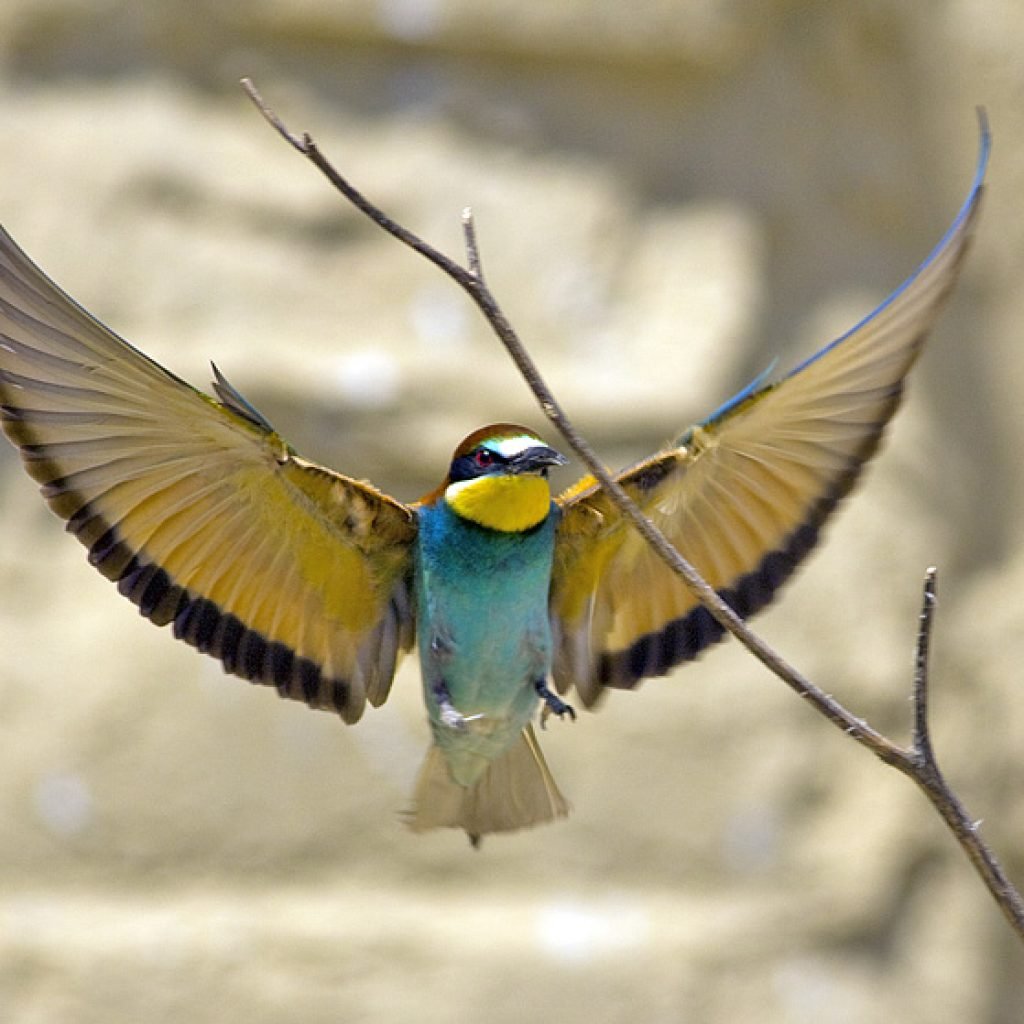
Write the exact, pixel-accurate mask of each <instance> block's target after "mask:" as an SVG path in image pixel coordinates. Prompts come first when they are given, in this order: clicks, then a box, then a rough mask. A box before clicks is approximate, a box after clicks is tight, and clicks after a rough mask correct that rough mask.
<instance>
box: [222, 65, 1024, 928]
mask: <svg viewBox="0 0 1024 1024" xmlns="http://www.w3.org/2000/svg"><path fill="white" fill-rule="evenodd" d="M242 85H243V88H244V89H245V91H246V93H247V94H248V95H249V97H250V99H251V100H252V101H253V103H254V104H255V105H256V107H257V108H258V109H259V111H260V113H261V114H262V115H263V117H264V118H266V120H267V121H268V122H269V123H270V124H271V126H272V127H273V128H274V129H275V130H276V131H277V132H278V133H279V134H280V135H282V136H283V137H284V139H285V140H286V141H288V142H289V143H290V144H291V145H292V146H294V147H295V148H296V149H297V150H298V151H299V152H300V153H302V154H303V155H304V156H306V157H307V158H308V159H309V160H310V161H311V162H312V163H313V164H314V165H315V166H316V167H317V168H318V169H319V170H320V171H321V173H322V174H323V175H324V176H325V177H326V178H327V179H328V181H330V183H331V184H332V185H333V186H334V187H335V188H336V189H337V190H338V191H339V192H340V193H341V194H342V195H343V196H344V197H345V198H346V199H348V200H349V202H351V203H352V204H353V205H354V206H355V207H356V208H357V209H358V210H360V211H361V212H362V213H363V214H365V215H366V216H367V217H369V218H370V219H371V220H372V221H373V222H374V223H375V224H377V225H378V226H379V227H381V228H382V229H383V230H384V231H387V232H388V233H389V234H391V235H392V236H394V237H395V238H397V239H398V240H399V241H400V242H402V243H403V244H405V245H406V246H408V247H409V248H411V249H413V250H414V251H416V252H418V253H420V255H422V256H424V257H425V258H426V259H428V260H429V261H430V262H431V263H433V264H434V265H435V266H437V267H438V268H439V269H440V270H442V271H443V272H444V273H445V274H447V275H448V276H449V277H450V278H452V280H454V281H455V282H456V283H457V284H458V285H459V286H460V287H461V288H462V289H463V290H464V291H465V292H466V293H467V294H468V295H469V297H470V298H471V299H472V300H473V301H474V302H475V303H476V305H477V306H478V308H479V309H480V311H481V312H482V313H483V315H484V317H485V319H486V320H487V323H488V324H489V325H490V327H491V329H492V330H493V331H494V333H495V334H496V335H497V336H498V338H499V340H500V341H501V342H502V344H503V345H504V346H505V349H506V351H507V352H508V354H509V356H510V357H511V359H512V361H513V362H514V363H515V365H516V367H517V369H518V370H519V372H520V374H521V375H522V377H523V379H524V380H525V382H526V384H527V386H528V387H529V388H530V390H531V391H532V392H533V394H534V396H535V397H536V399H537V401H538V403H539V405H540V407H541V409H542V410H543V411H544V414H545V415H546V416H547V417H548V419H549V420H550V421H551V423H552V424H553V425H554V426H555V428H556V429H557V430H558V432H559V433H560V434H561V435H562V437H563V438H564V439H565V441H566V443H567V444H568V445H569V446H570V447H571V448H572V450H573V451H574V452H575V453H576V454H577V455H578V456H579V458H580V460H581V461H582V462H583V463H584V464H585V465H586V466H587V468H588V469H589V470H590V471H591V473H592V474H593V475H594V478H595V479H596V480H597V482H598V483H599V484H600V485H601V487H602V489H603V490H604V492H605V493H606V494H607V496H608V498H609V499H610V500H611V502H612V503H613V504H614V505H615V506H616V508H618V509H619V511H620V512H621V513H622V514H623V515H624V516H625V517H626V518H628V519H629V520H630V522H631V523H632V524H633V526H634V527H635V528H636V529H637V530H638V531H639V533H640V534H641V536H642V537H643V538H644V540H645V541H646V542H647V543H648V544H650V546H651V547H652V548H653V549H654V550H655V551H656V552H657V554H658V555H659V557H661V558H662V559H663V560H664V561H665V563H666V564H667V565H668V566H669V568H670V569H671V570H672V571H673V572H674V573H676V574H677V575H678V576H679V577H680V578H681V579H682V580H683V582H684V583H685V584H686V585H687V587H688V588H689V589H690V590H691V592H692V593H693V594H694V596H695V597H696V598H697V599H698V600H699V601H700V603H701V604H702V605H703V606H704V607H705V608H707V610H708V611H709V612H710V613H711V615H712V616H713V617H714V619H715V620H716V621H717V622H718V623H720V624H721V625H722V626H723V627H724V628H725V629H726V630H728V632H730V633H731V634H732V635H733V636H735V637H736V639H737V640H738V641H739V642H740V643H741V644H743V646H744V647H746V648H747V650H748V651H750V652H751V653H752V654H753V655H754V656H755V657H756V658H757V659H758V660H759V661H761V662H762V664H764V665H765V666H766V667H767V668H768V669H769V670H770V671H771V672H772V673H774V674H775V675H776V676H778V677H779V678H780V679H781V680H782V681H783V682H785V683H786V684H787V685H788V686H790V687H791V688H792V689H793V690H795V691H796V692H797V693H798V694H799V695H800V696H801V697H803V698H804V699H805V700H806V701H807V702H808V703H809V704H811V705H812V707H814V708H815V710H817V711H818V712H819V713H820V714H822V715H823V716H824V717H825V718H827V719H828V720H829V721H830V722H832V724H833V725H835V726H836V727H837V728H839V729H842V731H843V732H844V733H846V734H847V735H849V736H851V737H852V738H853V739H855V740H856V741H857V742H858V743H860V744H861V745H862V746H865V747H867V748H868V749H869V750H871V751H872V753H874V754H875V755H876V756H877V757H878V758H880V759H881V760H882V761H884V762H885V763H886V764H889V765H892V766H893V767H895V768H897V769H899V770H900V771H901V772H903V773H904V774H905V775H907V776H909V777H910V778H912V779H913V780H914V782H915V783H916V784H917V785H918V786H919V787H920V788H921V789H922V790H923V791H924V793H925V794H926V795H927V797H928V799H929V800H930V801H931V803H932V804H933V806H935V808H936V809H937V810H938V812H939V814H940V815H941V816H942V818H943V820H944V821H945V822H946V824H947V825H948V826H949V828H950V829H951V831H952V832H953V834H954V836H955V837H956V839H957V841H958V842H959V843H960V845H961V847H962V848H963V849H964V851H965V853H966V854H967V856H968V857H969V858H970V860H971V862H972V863H973V864H974V866H975V868H976V870H977V871H978V873H979V874H980V875H981V877H982V880H983V881H984V883H985V885H986V887H987V888H988V889H989V891H990V892H991V893H992V895H993V897H994V898H995V900H996V902H997V903H998V904H999V907H1000V909H1001V910H1002V911H1003V913H1004V915H1005V916H1006V918H1007V920H1008V921H1009V922H1010V925H1011V927H1012V928H1013V929H1014V931H1015V932H1016V933H1017V935H1018V937H1019V938H1020V939H1021V940H1022V941H1024V901H1022V900H1021V897H1020V894H1019V893H1018V892H1017V891H1016V889H1015V888H1014V887H1013V885H1012V884H1011V883H1010V881H1009V880H1008V879H1007V878H1006V876H1005V874H1004V873H1003V871H1002V869H1001V868H1000V867H999V864H998V862H997V860H996V858H995V856H994V855H993V854H992V852H991V850H990V849H989V848H988V846H987V844H985V842H984V841H983V840H982V839H981V837H980V835H979V831H978V828H977V826H976V824H975V823H974V822H973V821H972V820H971V819H970V818H969V817H968V815H967V814H966V812H965V811H964V809H963V807H962V805H961V804H960V801H959V800H958V799H957V797H956V795H955V794H954V793H953V792H952V790H950V788H949V786H948V784H947V783H946V782H945V780H944V779H943V777H942V775H941V773H940V772H939V770H938V765H937V764H936V762H935V759H934V756H933V754H932V751H931V743H930V739H929V733H928V722H927V709H928V704H927V691H928V686H927V675H928V673H927V659H928V646H929V639H930V636H931V628H932V611H933V606H934V597H935V571H934V570H929V576H928V579H927V580H926V584H925V599H924V607H923V609H922V613H921V626H920V630H919V634H918V646H917V663H916V673H915V679H914V743H913V745H912V746H911V747H910V748H903V747H901V746H899V745H897V744H895V743H893V742H892V741H891V740H889V739H888V738H887V737H885V736H883V735H882V734H881V733H879V732H877V731H876V730H875V729H872V728H871V727H870V726H869V725H868V724H867V723H866V722H864V721H863V720H862V719H860V718H857V717H856V716H855V715H853V714H851V712H849V711H848V710H847V709H846V708H845V707H844V706H843V705H842V704H840V703H839V702H838V701H837V700H835V698H833V697H831V696H829V695H828V694H827V693H825V692H824V691H823V690H822V689H820V688H819V687H818V686H816V685H815V684H814V683H812V682H811V681H810V680H809V679H807V678H806V677H805V676H804V675H803V674H802V673H801V672H799V671H798V670H797V669H796V668H795V667H794V666H792V665H790V664H789V662H787V661H786V660H785V659H784V658H783V657H782V656H781V655H780V654H779V653H778V652H777V651H775V650H774V649H773V648H772V647H770V646H769V645H768V644H767V643H766V642H765V641H764V640H762V639H761V638H760V637H759V636H758V635H757V634H756V633H754V632H753V631H752V630H751V629H749V627H748V626H747V625H746V623H744V622H743V620H742V619H741V618H740V617H739V616H738V615H737V614H736V613H735V612H734V611H733V610H732V608H730V607H729V605H727V604H726V603H725V602H724V601H723V600H722V599H721V597H719V595H718V593H717V592H716V591H715V590H714V589H713V588H712V587H711V586H710V585H709V584H708V583H707V582H705V581H704V579H703V578H702V577H701V576H700V574H699V573H698V572H697V570H696V569H695V568H694V567H693V566H692V565H691V564H690V563H689V562H688V561H687V560H686V559H685V558H683V556H682V555H681V554H680V553H679V552H678V551H677V550H676V548H675V547H674V546H673V545H672V544H671V543H670V542H669V540H668V539H667V538H666V537H665V535H664V534H663V533H662V532H661V531H660V530H659V529H658V528H657V526H655V524H654V523H653V522H652V521H651V520H650V519H649V518H647V516H645V515H644V514H643V512H641V510H640V508H639V507H638V506H637V505H636V504H635V503H634V502H633V501H632V499H630V497H629V495H628V494H627V493H626V492H625V490H623V488H622V487H621V486H620V485H619V484H618V482H617V481H616V480H615V478H614V477H613V476H612V475H611V474H610V473H609V472H608V470H607V469H606V468H605V466H604V464H603V463H602V462H601V460H600V459H599V458H598V456H597V454H596V452H595V451H594V450H593V448H592V447H591V446H590V444H589V442H587V440H586V439H585V438H584V437H583V436H582V435H581V434H580V433H579V431H578V430H577V429H576V428H575V426H574V425H573V423H572V422H571V421H570V419H569V417H568V416H567V415H566V413H565V412H564V410H563V409H562V407H561V405H560V403H559V402H558V401H557V400H556V398H555V396H554V394H553V392H552V391H551V389H550V388H549V387H548V385H547V384H546V382H545V381H544V378H543V377H542V376H541V373H540V371H539V369H538V368H537V365H536V363H535V362H534V361H533V358H532V357H531V356H530V354H529V352H528V351H527V350H526V348H525V346H524V345H523V343H522V342H521V341H520V339H519V337H518V335H517V334H516V332H515V330H514V329H513V327H512V325H511V323H510V321H509V320H508V318H507V317H506V316H505V314H504V312H503V311H502V309H501V307H500V306H499V305H498V302H497V300H496V299H495V297H494V295H493V294H492V293H491V291H490V289H489V288H488V287H487V285H486V283H485V282H484V279H483V274H482V272H481V263H480V255H479V249H478V247H477V238H476V231H475V228H474V225H473V219H472V215H471V214H470V213H469V211H468V210H467V211H466V213H465V214H464V215H463V231H464V234H465V241H466V253H467V262H468V269H467V268H466V267H463V266H462V265H460V264H458V263H456V262H455V261H454V260H452V259H450V258H449V257H448V256H446V255H444V254H443V253H441V252H440V251H438V250H437V249H435V248H434V247H433V246H431V245H430V244H429V243H427V242H425V241H423V239H421V238H420V237H419V236H417V235H415V234H414V233H413V232H411V231H409V230H407V229H406V228H404V227H402V226H401V225H400V224H398V223H397V222H396V221H394V220H392V219H391V218H390V217H389V216H388V215H387V214H385V213H384V212H383V211H382V210H381V209H379V208H378V207H377V206H375V205H374V204H373V203H371V202H370V201H369V200H368V199H367V198H366V197H365V196H363V195H362V193H360V192H359V191H358V190H357V189H355V188H354V187H353V186H352V185H351V184H350V183H349V182H348V181H347V180H346V179H345V178H344V177H343V176H342V175H341V174H340V173H339V172H338V171H337V170H336V169H335V168H334V167H333V166H332V165H331V163H330V162H329V161H328V160H327V159H326V158H325V157H324V156H323V155H322V154H321V153H320V151H319V149H318V148H317V146H316V143H315V142H314V141H313V139H312V138H311V137H310V136H309V135H308V134H303V135H302V136H301V139H300V138H299V137H298V136H296V135H294V134H293V133H291V132H290V131H289V130H288V129H287V128H286V127H285V125H284V124H283V122H281V120H280V119H279V118H278V117H277V115H276V114H275V113H274V112H273V111H272V110H271V109H270V107H269V106H268V105H267V104H266V103H265V102H264V100H263V98H262V97H261V96H260V94H259V92H258V91H257V90H256V88H255V86H254V85H253V84H252V82H251V81H250V80H248V79H243V80H242Z"/></svg>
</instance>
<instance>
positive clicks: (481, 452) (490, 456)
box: [473, 448, 494, 469]
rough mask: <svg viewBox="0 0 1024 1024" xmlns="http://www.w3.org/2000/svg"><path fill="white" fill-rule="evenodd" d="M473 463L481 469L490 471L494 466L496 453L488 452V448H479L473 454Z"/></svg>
mask: <svg viewBox="0 0 1024 1024" xmlns="http://www.w3.org/2000/svg"><path fill="white" fill-rule="evenodd" d="M473 461H474V462H475V463H476V464H477V466H478V467H479V468H480V469H490V467H491V466H493V465H494V452H491V451H488V450H487V449H486V448H478V449H477V450H476V451H475V452H474V453H473Z"/></svg>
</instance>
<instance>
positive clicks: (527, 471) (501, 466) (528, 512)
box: [427, 423, 567, 533]
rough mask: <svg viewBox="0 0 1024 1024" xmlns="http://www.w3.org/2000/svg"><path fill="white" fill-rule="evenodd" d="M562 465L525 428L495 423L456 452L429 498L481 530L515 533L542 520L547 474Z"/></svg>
mask: <svg viewBox="0 0 1024 1024" xmlns="http://www.w3.org/2000/svg"><path fill="white" fill-rule="evenodd" d="M566 461H567V460H566V458H565V456H564V455H560V454H559V453H558V452H556V451H555V450H554V448H550V447H548V445H546V444H545V443H544V442H543V441H542V440H541V439H540V438H539V437H537V436H536V434H534V433H533V432H532V431H530V430H527V428H526V427H520V426H517V425H516V424H513V423H495V424H492V425H491V426H489V427H481V429H480V430H475V431H473V433H472V434H470V435H469V437H467V438H466V439H465V440H464V441H463V442H462V444H460V445H459V446H458V448H456V449H455V453H454V455H452V463H451V466H450V467H449V469H448V476H447V477H446V478H445V480H444V483H442V485H441V486H440V487H439V488H438V490H437V491H436V492H435V493H434V495H432V496H431V497H434V498H435V500H436V499H441V500H443V501H445V502H446V503H447V505H448V507H449V508H450V509H451V510H452V511H453V512H455V514H456V515H458V516H461V517H462V518H463V519H468V520H470V521H472V522H474V523H477V524H478V525H480V526H485V527H487V528H488V529H490V530H499V531H501V532H502V533H520V532H522V531H524V530H529V529H532V528H533V527H534V526H537V525H538V524H539V523H541V522H542V521H543V520H544V519H545V518H546V517H547V515H548V513H549V512H550V510H551V489H550V487H549V486H548V470H549V469H550V468H551V467H552V466H563V465H565V463H566ZM427 500H429V499H427Z"/></svg>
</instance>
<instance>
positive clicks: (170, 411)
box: [0, 228, 416, 722]
mask: <svg viewBox="0 0 1024 1024" xmlns="http://www.w3.org/2000/svg"><path fill="white" fill-rule="evenodd" d="M214 371H215V373H216V375H217V382H216V383H215V385H214V388H215V390H216V392H217V394H218V396H219V397H220V399H221V401H220V402H217V401H215V400H213V399H212V398H210V397H208V396H206V395H204V394H202V393H201V392H199V391H196V390H195V389H193V388H192V387H190V386H189V385H188V384H186V383H185V382H183V381H181V380H179V379H178V378H176V377H174V376H173V375H172V374H170V373H168V372H167V371H166V370H164V369H163V368H162V367H161V366H159V365H158V364H157V363H155V362H153V361H152V360H151V359H149V358H148V357H146V356H145V355H143V354H142V353H141V352H139V351H137V350H136V349H134V348H133V347H132V346H131V345H129V344H128V343H127V342H125V341H123V340H121V339H120V338H118V337H117V336H116V335H115V334H113V333H112V332H110V331H109V330H107V328H105V327H104V326H103V325H102V324H100V323H99V322H98V321H97V320H95V319H93V317H91V316H90V315H89V314H88V313H87V312H85V310H83V309H82V308H81V307H79V306H78V305H77V304H76V303H75V302H74V301H73V300H72V299H70V298H69V297H68V296H67V295H65V294H64V293H63V292H62V291H61V290H60V289H59V288H57V286H56V285H54V284H53V283H52V282H51V281H50V280H49V279H48V278H47V277H46V276H45V275H44V274H43V273H42V272H41V271H40V270H39V269H38V268H37V267H35V266H34V265H33V263H32V262H31V261H30V260H29V259H28V257H27V256H25V254H24V253H23V252H22V251H21V250H20V249H19V248H18V247H17V245H15V243H14V242H13V240H12V239H11V238H10V236H9V235H8V234H7V233H6V232H5V231H3V229H2V228H0V422H2V426H3V429H4V432H5V433H6V434H7V436H8V437H9V438H10V439H11V440H12V441H13V442H14V444H15V445H17V446H18V448H19V449H20V450H21V455H22V458H23V460H24V463H25V467H26V469H27V470H28V472H29V473H30V474H31V475H32V476H33V477H34V478H35V479H36V480H37V481H38V482H39V484H40V485H41V489H42V493H43V495H44V497H45V498H46V500H47V502H48V503H49V505H50V507H51V508H52V509H53V510H54V511H55V512H56V513H57V514H58V515H59V516H61V517H62V518H64V519H66V520H67V528H68V530H69V531H70V532H71V533H73V534H74V535H75V536H76V537H78V539H79V540H80V541H81V542H82V543H83V544H84V545H85V546H86V547H87V548H88V550H89V561H90V562H91V563H92V564H93V565H95V566H96V568H97V569H99V571H100V572H102V573H103V574H104V575H105V576H106V577H108V578H109V579H111V580H113V581H115V582H116V583H117V586H118V589H119V590H120V591H121V593H122V594H124V595H125V596H126V597H128V598H130V599H131V600H132V601H134V602H135V604H137V605H138V606H139V609H140V611H141V612H142V614H143V615H145V616H147V617H148V618H149V619H151V620H152V621H153V622H155V623H157V624H158V625H166V624H168V623H172V624H173V630H174V635H175V636H176V637H178V638H179V639H182V640H185V641H187V642H188V643H190V644H192V645H193V646H194V647H197V648H198V649H199V650H200V651H203V652H204V653H208V654H211V655H213V656H214V657H217V658H219V659H220V660H221V661H222V662H223V664H224V668H225V670H226V671H228V672H232V673H234V674H235V675H238V676H241V677H242V678H243V679H249V680H252V681H253V682H257V683H268V684H273V685H274V686H276V687H277V689H278V692H280V693H281V694H282V696H286V697H293V698H295V699H298V700H304V701H306V702H307V703H308V704H310V705H311V706H313V707H318V708H326V709H333V710H335V711H337V712H338V713H340V714H341V715H342V717H343V718H344V719H345V720H346V721H349V722H353V721H355V720H356V719H357V718H359V716H360V715H361V714H362V711H363V708H364V703H365V700H366V699H367V698H368V699H369V700H370V701H371V702H373V703H374V704H379V703H381V702H382V701H383V700H384V699H385V697H386V696H387V693H388V689H389V688H390V685H391V680H392V676H393V674H394V670H395V664H396V660H397V658H398V656H399V655H400V654H401V652H402V651H404V650H406V649H408V647H409V646H410V645H411V643H412V639H413V619H412V609H411V597H410V575H411V558H410V551H411V546H412V543H413V540H414V538H415V533H416V526H415V520H414V517H413V515H412V513H411V512H410V510H409V509H407V508H406V507H405V506H404V505H401V504H399V503H398V502H396V501H393V500H391V499H390V498H387V497H386V496H384V495H383V494H380V493H379V492H377V491H375V490H374V489H373V488H371V487H369V486H367V485H366V484H362V483H357V482H356V481H354V480H350V479H348V478H347V477H344V476H340V475H339V474H337V473H334V472H332V471H331V470H328V469H324V468H323V467H320V466H317V465H314V464H313V463H311V462H307V461H305V460H304V459H301V458H299V457H298V456H296V455H295V454H294V453H293V452H292V451H291V450H290V449H289V448H288V447H287V446H286V445H285V444H284V442H283V441H282V440H281V439H280V438H279V437H278V436H277V434H276V433H275V432H274V431H273V428H272V427H271V426H270V424H269V423H267V422H266V420H264V419H263V417H262V416H260V414H259V413H257V412H256V411H255V409H253V408H252V406H250V405H249V404H248V403H247V402H246V401H245V399H243V398H242V397H241V395H239V394H238V392H236V391H235V390H234V389H233V388H232V387H231V385H230V384H228V383H227V381H226V380H224V378H223V377H222V376H221V375H220V374H219V373H217V371H216V368H214Z"/></svg>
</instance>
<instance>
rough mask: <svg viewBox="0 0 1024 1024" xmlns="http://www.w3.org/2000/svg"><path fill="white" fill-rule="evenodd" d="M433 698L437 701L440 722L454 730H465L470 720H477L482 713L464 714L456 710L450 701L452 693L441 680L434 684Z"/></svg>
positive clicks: (481, 716)
mask: <svg viewBox="0 0 1024 1024" xmlns="http://www.w3.org/2000/svg"><path fill="white" fill-rule="evenodd" d="M433 689H434V699H435V700H436V701H437V710H438V713H439V717H440V719H441V724H442V725H444V726H447V727H448V728H449V729H454V730H455V731H456V732H465V731H466V730H467V729H468V728H469V726H470V723H472V722H478V721H479V720H480V719H481V718H483V717H484V716H483V715H464V714H463V713H462V712H461V711H459V710H457V709H456V707H455V705H454V704H453V703H452V695H451V694H450V693H449V692H448V687H447V686H445V684H444V683H443V682H441V683H435V684H434V688H433Z"/></svg>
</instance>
